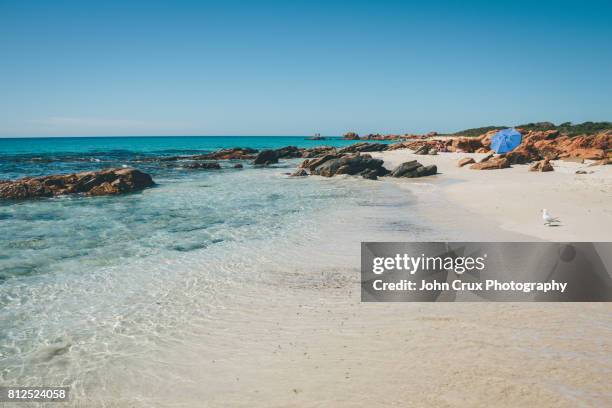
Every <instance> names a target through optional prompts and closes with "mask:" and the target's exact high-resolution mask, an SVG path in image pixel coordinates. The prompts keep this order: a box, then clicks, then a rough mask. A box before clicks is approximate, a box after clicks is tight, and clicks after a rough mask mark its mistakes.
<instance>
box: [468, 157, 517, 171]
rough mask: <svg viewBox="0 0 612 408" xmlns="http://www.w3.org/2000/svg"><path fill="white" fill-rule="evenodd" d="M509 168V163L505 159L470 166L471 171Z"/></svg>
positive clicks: (495, 159)
mask: <svg viewBox="0 0 612 408" xmlns="http://www.w3.org/2000/svg"><path fill="white" fill-rule="evenodd" d="M508 167H510V162H509V161H508V159H507V158H505V157H496V158H492V159H489V160H487V161H485V162H480V163H474V164H472V165H471V166H470V169H472V170H497V169H505V168H508Z"/></svg>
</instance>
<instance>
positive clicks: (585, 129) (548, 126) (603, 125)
mask: <svg viewBox="0 0 612 408" xmlns="http://www.w3.org/2000/svg"><path fill="white" fill-rule="evenodd" d="M507 127H509V126H506V125H499V126H484V127H478V128H471V129H465V130H461V131H459V132H455V133H453V135H454V136H468V137H470V136H480V135H482V134H484V133H487V132H489V131H491V130H497V129H504V128H507ZM514 127H515V128H517V129H521V130H522V131H523V132H530V131H535V132H541V131H548V130H556V131H558V132H559V133H561V134H564V135H568V136H570V137H572V136H578V135H593V134H595V133H598V132H601V131H604V130H612V122H583V123H578V124H573V123H572V122H564V123H561V124H559V125H555V124H554V123H552V122H535V123H525V124H522V125H516V126H514Z"/></svg>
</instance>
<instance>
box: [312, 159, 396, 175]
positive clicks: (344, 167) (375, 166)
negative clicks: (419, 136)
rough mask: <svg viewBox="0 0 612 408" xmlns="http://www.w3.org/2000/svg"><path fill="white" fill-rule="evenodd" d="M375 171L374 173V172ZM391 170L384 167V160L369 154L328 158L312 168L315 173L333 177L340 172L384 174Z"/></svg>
mask: <svg viewBox="0 0 612 408" xmlns="http://www.w3.org/2000/svg"><path fill="white" fill-rule="evenodd" d="M372 171H374V173H373V172H372ZM388 172H389V171H388V170H387V169H385V168H384V167H383V161H382V160H380V159H374V158H372V156H370V155H369V154H356V155H347V156H342V157H338V158H335V159H329V160H326V161H325V162H324V163H322V164H321V165H319V166H317V167H316V168H315V169H314V170H312V173H313V174H317V175H319V176H323V177H332V176H335V175H338V174H349V175H357V174H359V175H362V174H363V175H366V174H367V175H368V176H369V177H372V175H376V176H384V175H386V174H387V173H388Z"/></svg>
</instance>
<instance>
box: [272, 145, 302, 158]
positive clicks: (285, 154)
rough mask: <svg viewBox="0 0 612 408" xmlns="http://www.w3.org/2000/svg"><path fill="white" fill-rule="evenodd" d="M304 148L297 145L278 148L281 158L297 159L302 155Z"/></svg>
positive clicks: (277, 151)
mask: <svg viewBox="0 0 612 408" xmlns="http://www.w3.org/2000/svg"><path fill="white" fill-rule="evenodd" d="M303 152H304V149H299V148H297V147H296V146H286V147H282V148H280V149H276V153H278V158H279V159H295V158H298V157H302V154H303Z"/></svg>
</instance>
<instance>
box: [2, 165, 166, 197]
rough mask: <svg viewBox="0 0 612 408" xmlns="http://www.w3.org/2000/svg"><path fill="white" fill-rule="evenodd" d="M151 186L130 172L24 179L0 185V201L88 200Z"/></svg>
mask: <svg viewBox="0 0 612 408" xmlns="http://www.w3.org/2000/svg"><path fill="white" fill-rule="evenodd" d="M153 185H154V182H153V179H152V178H151V176H150V175H148V174H146V173H143V172H141V171H140V170H136V169H132V168H118V169H108V170H101V171H90V172H84V173H76V174H60V175H52V176H44V177H26V178H22V179H19V180H15V181H6V182H2V183H0V198H4V199H27V198H39V197H53V196H58V195H65V194H78V193H80V194H85V195H90V196H98V195H114V194H123V193H129V192H133V191H139V190H143V189H145V188H148V187H151V186H153Z"/></svg>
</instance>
